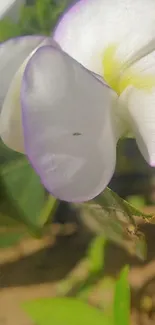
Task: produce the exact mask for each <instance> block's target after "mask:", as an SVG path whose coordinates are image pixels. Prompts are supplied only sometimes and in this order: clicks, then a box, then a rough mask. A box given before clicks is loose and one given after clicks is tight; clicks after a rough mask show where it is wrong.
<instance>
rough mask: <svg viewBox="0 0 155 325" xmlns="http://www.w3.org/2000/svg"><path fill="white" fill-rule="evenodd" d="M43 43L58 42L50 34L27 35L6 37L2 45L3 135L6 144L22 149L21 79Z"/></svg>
mask: <svg viewBox="0 0 155 325" xmlns="http://www.w3.org/2000/svg"><path fill="white" fill-rule="evenodd" d="M44 44H46V45H48V44H52V45H54V46H56V45H55V42H54V41H53V40H52V39H51V38H46V39H45V38H44V37H41V36H27V37H21V38H17V39H13V40H10V41H7V42H5V43H3V44H2V45H1V47H0V96H1V100H0V102H1V106H2V110H1V115H0V136H1V138H2V140H3V142H4V143H5V144H6V145H7V146H9V147H10V148H12V149H13V150H16V151H19V152H22V153H24V142H23V131H22V125H21V105H20V89H21V80H22V77H23V72H24V69H25V66H26V64H27V62H28V60H29V59H30V56H32V55H33V53H34V51H35V50H36V49H37V48H38V47H39V46H43V45H44ZM23 62H24V63H23ZM3 76H4V77H3Z"/></svg>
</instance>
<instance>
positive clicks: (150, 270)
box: [0, 208, 155, 325]
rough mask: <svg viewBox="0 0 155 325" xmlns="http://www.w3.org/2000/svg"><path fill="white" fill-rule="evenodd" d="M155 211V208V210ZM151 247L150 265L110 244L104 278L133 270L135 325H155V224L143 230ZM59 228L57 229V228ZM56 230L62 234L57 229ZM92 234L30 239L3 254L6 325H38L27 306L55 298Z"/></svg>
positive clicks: (1, 303) (1, 320)
mask: <svg viewBox="0 0 155 325" xmlns="http://www.w3.org/2000/svg"><path fill="white" fill-rule="evenodd" d="M153 211H155V209H154V208H153ZM139 227H140V230H141V231H143V232H144V233H145V236H146V240H147V245H148V257H147V261H145V262H140V261H138V260H137V259H136V258H131V256H129V255H128V254H127V253H126V252H125V251H124V250H123V249H120V248H119V247H117V246H115V245H113V244H109V245H108V246H107V249H106V257H105V259H106V261H105V270H104V274H105V276H107V275H113V276H115V275H117V274H118V272H119V270H120V269H121V268H122V266H123V265H125V264H126V263H129V264H130V266H131V270H130V275H129V281H130V284H131V288H132V315H131V324H132V325H153V324H155V225H150V224H143V223H141V224H140V225H139ZM55 229H57V228H56V227H55ZM55 231H56V230H55ZM90 240H91V234H90V233H89V232H88V233H87V232H86V231H85V230H84V231H83V230H82V229H80V231H79V232H78V233H77V234H74V235H72V236H60V237H58V238H57V239H56V237H51V238H48V239H47V238H44V239H43V240H41V241H38V240H34V239H29V240H25V241H23V242H22V243H21V244H20V245H18V246H17V247H14V248H9V249H6V250H4V249H3V250H0V325H34V324H33V323H32V322H31V321H30V319H29V318H28V317H27V315H25V313H24V312H23V311H22V309H21V306H20V305H21V303H22V302H23V301H25V300H28V299H33V298H38V297H52V296H54V294H55V288H56V284H57V283H58V281H59V280H60V279H63V278H64V277H65V276H66V275H67V274H68V273H69V272H70V271H71V270H72V269H73V268H74V267H75V266H76V264H77V263H78V261H79V260H80V259H81V258H83V257H84V254H85V251H86V248H87V246H88V244H89V242H90Z"/></svg>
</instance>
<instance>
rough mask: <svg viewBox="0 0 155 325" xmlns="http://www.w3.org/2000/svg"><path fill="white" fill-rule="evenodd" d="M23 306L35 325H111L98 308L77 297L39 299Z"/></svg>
mask: <svg viewBox="0 0 155 325" xmlns="http://www.w3.org/2000/svg"><path fill="white" fill-rule="evenodd" d="M23 307H24V309H25V311H27V313H28V315H29V316H30V317H31V318H32V320H33V322H35V324H36V325H51V324H54V325H71V324H74V325H83V324H89V325H94V324H95V325H101V324H102V325H112V324H110V322H109V319H108V318H107V317H104V314H103V313H102V312H101V311H100V310H97V309H95V308H93V307H91V306H89V305H87V304H86V303H84V302H82V301H80V300H78V299H73V298H54V299H40V300H35V301H29V302H26V303H24V306H23Z"/></svg>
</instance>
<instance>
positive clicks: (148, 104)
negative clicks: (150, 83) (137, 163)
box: [120, 86, 155, 167]
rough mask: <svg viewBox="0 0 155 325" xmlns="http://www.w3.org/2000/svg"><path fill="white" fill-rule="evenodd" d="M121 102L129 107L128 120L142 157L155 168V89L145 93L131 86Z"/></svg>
mask: <svg viewBox="0 0 155 325" xmlns="http://www.w3.org/2000/svg"><path fill="white" fill-rule="evenodd" d="M120 100H121V101H122V102H125V103H126V105H127V108H128V110H127V112H126V118H127V119H128V123H129V125H130V127H131V129H132V131H133V133H134V135H135V137H136V141H137V144H138V147H139V149H140V151H141V153H142V155H143V156H144V158H145V160H146V161H147V162H148V163H149V164H150V165H151V166H152V167H155V87H154V88H153V89H152V91H145V90H139V89H136V88H134V87H132V86H130V87H128V88H127V89H126V90H125V91H124V93H123V94H122V96H121V98H120Z"/></svg>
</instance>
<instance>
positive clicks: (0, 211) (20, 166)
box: [0, 146, 57, 234]
mask: <svg viewBox="0 0 155 325" xmlns="http://www.w3.org/2000/svg"><path fill="white" fill-rule="evenodd" d="M1 148H2V150H1ZM1 155H4V157H5V156H6V157H7V158H8V159H6V162H4V163H3V164H1V165H0V225H3V226H4V225H5V224H6V223H7V224H8V222H9V220H10V219H9V218H13V219H15V220H16V221H18V222H22V223H24V224H25V225H27V226H28V227H29V228H30V230H31V231H32V232H34V233H36V232H38V231H40V230H41V228H42V227H43V225H44V224H45V223H46V221H47V220H48V217H49V216H50V214H51V212H52V211H53V212H55V208H56V203H57V202H56V199H54V198H52V197H51V196H50V195H49V194H47V192H46V190H45V189H44V187H43V186H42V184H41V183H40V178H39V177H38V175H37V174H36V173H35V171H34V170H33V168H32V167H31V166H30V164H29V162H28V160H27V159H26V158H25V157H24V156H23V155H19V154H17V155H14V153H13V159H11V153H10V150H9V149H7V148H6V147H5V148H4V147H3V146H1V147H0V157H1ZM5 220H6V223H5ZM38 234H39V233H38Z"/></svg>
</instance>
